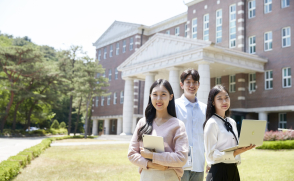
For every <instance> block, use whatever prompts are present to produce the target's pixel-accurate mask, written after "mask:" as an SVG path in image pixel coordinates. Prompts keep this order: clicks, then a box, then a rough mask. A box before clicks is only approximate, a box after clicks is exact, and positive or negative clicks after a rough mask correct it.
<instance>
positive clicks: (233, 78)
mask: <svg viewBox="0 0 294 181" xmlns="http://www.w3.org/2000/svg"><path fill="white" fill-rule="evenodd" d="M229 78H230V88H229V92H235V91H236V75H230V77H229Z"/></svg>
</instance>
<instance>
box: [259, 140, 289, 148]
mask: <svg viewBox="0 0 294 181" xmlns="http://www.w3.org/2000/svg"><path fill="white" fill-rule="evenodd" d="M256 149H268V150H279V149H294V140H286V141H264V142H263V144H262V146H259V147H256Z"/></svg>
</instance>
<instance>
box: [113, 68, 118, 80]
mask: <svg viewBox="0 0 294 181" xmlns="http://www.w3.org/2000/svg"><path fill="white" fill-rule="evenodd" d="M114 74H115V75H114V76H115V78H114V79H115V80H117V79H118V70H117V68H115V73H114Z"/></svg>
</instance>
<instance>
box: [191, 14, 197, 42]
mask: <svg viewBox="0 0 294 181" xmlns="http://www.w3.org/2000/svg"><path fill="white" fill-rule="evenodd" d="M194 20H196V25H195V24H193V23H194ZM197 21H198V20H197V18H194V19H192V38H193V39H197V23H198V22H197ZM195 30H196V31H195ZM194 35H195V37H194Z"/></svg>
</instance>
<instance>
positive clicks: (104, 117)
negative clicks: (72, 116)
mask: <svg viewBox="0 0 294 181" xmlns="http://www.w3.org/2000/svg"><path fill="white" fill-rule="evenodd" d="M133 117H134V118H142V117H143V115H142V114H134V115H133ZM118 118H123V115H110V116H92V117H91V119H94V120H103V119H118Z"/></svg>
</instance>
